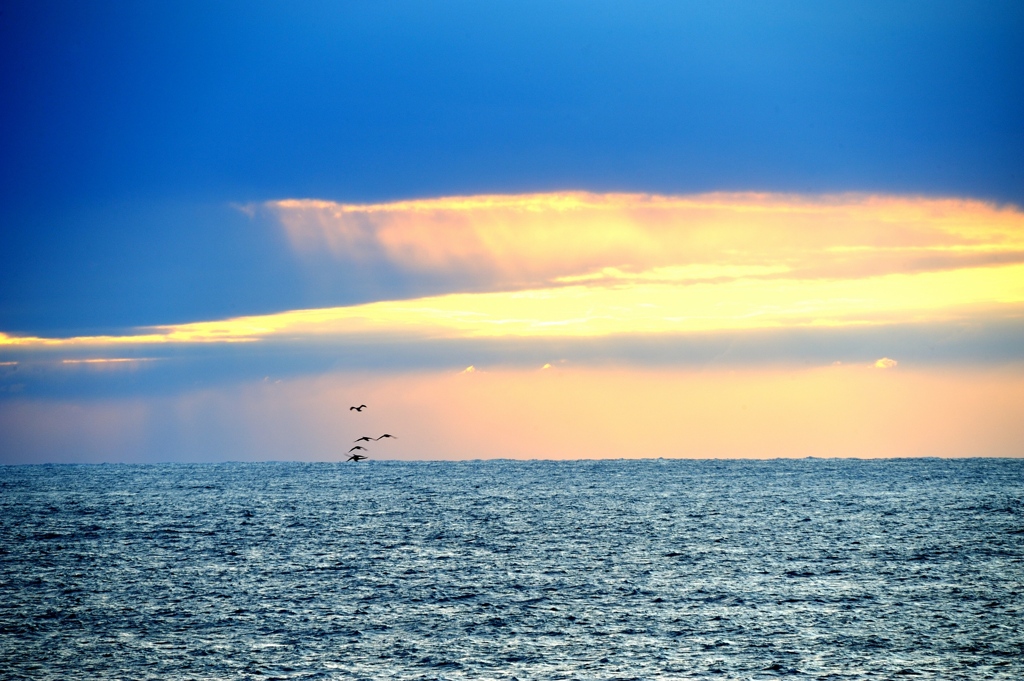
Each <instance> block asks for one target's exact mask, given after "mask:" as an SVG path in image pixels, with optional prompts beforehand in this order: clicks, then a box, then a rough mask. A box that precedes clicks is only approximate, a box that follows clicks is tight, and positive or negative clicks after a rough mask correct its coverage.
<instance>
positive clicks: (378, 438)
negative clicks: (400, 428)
mask: <svg viewBox="0 0 1024 681" xmlns="http://www.w3.org/2000/svg"><path fill="white" fill-rule="evenodd" d="M386 437H390V438H392V439H395V440H397V439H398V437H397V436H395V435H390V434H388V433H384V434H383V435H381V436H380V437H375V438H373V439H374V440H382V439H384V438H386Z"/></svg>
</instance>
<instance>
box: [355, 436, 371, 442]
mask: <svg viewBox="0 0 1024 681" xmlns="http://www.w3.org/2000/svg"><path fill="white" fill-rule="evenodd" d="M371 440H373V438H372V437H368V436H366V435H364V436H362V437H361V438H359V439H358V440H353V442H370V441H371Z"/></svg>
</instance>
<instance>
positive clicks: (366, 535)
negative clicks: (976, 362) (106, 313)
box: [0, 460, 1024, 679]
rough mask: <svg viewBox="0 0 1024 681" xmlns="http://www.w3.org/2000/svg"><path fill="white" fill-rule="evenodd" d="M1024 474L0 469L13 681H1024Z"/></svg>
mask: <svg viewBox="0 0 1024 681" xmlns="http://www.w3.org/2000/svg"><path fill="white" fill-rule="evenodd" d="M1022 498H1024V461H1014V460H952V461H949V460H889V461H831V460H801V461H754V462H742V461H729V462H725V461H661V460H658V461H609V462H508V461H494V462H471V463H384V462H368V463H363V464H341V465H339V464H283V463H282V464H267V463H263V464H226V465H159V466H30V467H3V468H0V676H2V677H3V678H32V679H44V678H46V679H48V678H53V679H58V678H59V679H77V678H131V679H142V678H161V679H166V678H194V679H202V678H209V679H214V678H216V679H234V678H252V679H266V678H310V679H314V678H315V679H354V678H367V679H387V678H394V679H406V678H408V679H432V678H441V679H459V678H498V679H511V678H519V679H570V678H571V679H631V678H640V679H657V678H673V679H675V678H720V679H770V678H778V677H787V678H813V679H865V678H878V679H895V678H918V679H922V678H941V679H1021V678H1024V626H1022V622H1024V618H1022V612H1024V562H1022V561H1024V503H1022Z"/></svg>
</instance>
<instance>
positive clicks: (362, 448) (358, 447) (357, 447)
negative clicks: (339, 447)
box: [348, 445, 367, 452]
mask: <svg viewBox="0 0 1024 681" xmlns="http://www.w3.org/2000/svg"><path fill="white" fill-rule="evenodd" d="M356 449H361V450H363V451H364V452H365V451H367V449H366V447H360V446H359V445H356V446H355V447H353V448H352V449H350V450H348V451H349V452H351V451H353V450H356Z"/></svg>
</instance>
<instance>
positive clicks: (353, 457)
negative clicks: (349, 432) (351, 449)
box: [348, 454, 366, 462]
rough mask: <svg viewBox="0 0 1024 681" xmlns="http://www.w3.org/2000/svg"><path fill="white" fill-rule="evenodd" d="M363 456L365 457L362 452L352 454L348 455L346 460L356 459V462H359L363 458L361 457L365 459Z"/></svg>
mask: <svg viewBox="0 0 1024 681" xmlns="http://www.w3.org/2000/svg"><path fill="white" fill-rule="evenodd" d="M365 458H366V457H365V456H363V455H362V454H353V455H352V456H350V457H348V460H349V461H356V462H359V461H362V460H363V459H365Z"/></svg>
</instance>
